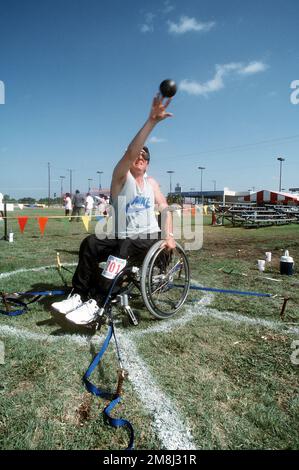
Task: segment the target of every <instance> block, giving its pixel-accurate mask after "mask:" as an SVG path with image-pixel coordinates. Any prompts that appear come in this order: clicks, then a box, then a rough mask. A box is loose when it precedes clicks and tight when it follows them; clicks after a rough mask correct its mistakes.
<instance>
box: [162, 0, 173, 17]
mask: <svg viewBox="0 0 299 470" xmlns="http://www.w3.org/2000/svg"><path fill="white" fill-rule="evenodd" d="M174 8H175V7H174V6H173V5H172V4H171V3H170V1H169V0H166V1H165V2H164V4H163V9H162V13H165V14H167V13H170V12H171V11H172V10H174Z"/></svg>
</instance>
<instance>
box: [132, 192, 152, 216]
mask: <svg viewBox="0 0 299 470" xmlns="http://www.w3.org/2000/svg"><path fill="white" fill-rule="evenodd" d="M150 207H151V205H150V198H149V197H144V196H135V198H134V199H133V201H131V202H128V204H127V205H126V213H127V214H132V213H133V212H141V211H144V210H146V209H149V208H150Z"/></svg>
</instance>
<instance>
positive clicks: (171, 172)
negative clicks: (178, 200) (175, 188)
mask: <svg viewBox="0 0 299 470" xmlns="http://www.w3.org/2000/svg"><path fill="white" fill-rule="evenodd" d="M166 173H168V174H169V192H170V193H172V181H171V175H172V174H173V173H174V171H173V170H168V171H167V172H166Z"/></svg>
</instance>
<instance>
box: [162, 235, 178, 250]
mask: <svg viewBox="0 0 299 470" xmlns="http://www.w3.org/2000/svg"><path fill="white" fill-rule="evenodd" d="M163 246H164V248H166V250H168V251H170V250H174V249H175V247H176V243H175V239H174V238H173V237H167V238H165V241H164V245H163Z"/></svg>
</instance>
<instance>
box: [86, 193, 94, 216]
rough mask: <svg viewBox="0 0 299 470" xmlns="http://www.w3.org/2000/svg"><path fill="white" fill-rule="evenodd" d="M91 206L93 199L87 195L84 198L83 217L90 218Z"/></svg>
mask: <svg viewBox="0 0 299 470" xmlns="http://www.w3.org/2000/svg"><path fill="white" fill-rule="evenodd" d="M93 205H94V200H93V197H92V196H91V195H90V193H87V194H86V198H85V215H88V216H92V209H93Z"/></svg>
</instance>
